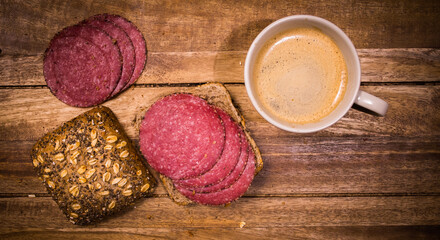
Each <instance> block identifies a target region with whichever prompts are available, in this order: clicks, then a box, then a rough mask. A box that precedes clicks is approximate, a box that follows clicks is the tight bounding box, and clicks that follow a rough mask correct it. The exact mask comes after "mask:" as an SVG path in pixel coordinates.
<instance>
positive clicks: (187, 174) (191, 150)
mask: <svg viewBox="0 0 440 240" xmlns="http://www.w3.org/2000/svg"><path fill="white" fill-rule="evenodd" d="M139 138H140V139H139V143H140V147H141V151H142V153H143V155H144V156H145V158H146V159H147V161H148V163H149V164H150V165H151V166H152V167H153V168H154V169H156V170H157V171H158V172H159V173H161V174H163V175H165V176H167V177H169V178H171V179H174V180H176V179H183V178H191V177H195V176H198V175H200V174H203V173H205V172H207V171H208V170H209V169H211V168H212V167H213V166H214V164H215V163H216V161H217V160H218V158H219V157H220V155H221V153H222V151H223V147H224V143H225V129H224V127H223V125H222V122H221V119H220V118H219V116H218V115H217V113H216V111H215V110H214V109H213V108H212V107H211V106H210V105H209V104H208V103H207V102H206V101H205V100H203V99H201V98H199V97H196V96H194V95H190V94H173V95H169V96H166V97H164V98H162V99H161V100H159V101H157V102H156V103H154V104H153V105H152V106H151V107H150V109H149V110H148V111H147V112H146V113H145V117H144V120H143V121H142V123H141V125H140V133H139Z"/></svg>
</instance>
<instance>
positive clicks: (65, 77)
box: [43, 37, 116, 107]
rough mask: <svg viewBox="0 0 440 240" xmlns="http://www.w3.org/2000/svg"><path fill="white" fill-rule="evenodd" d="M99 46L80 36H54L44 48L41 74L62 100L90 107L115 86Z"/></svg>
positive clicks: (100, 100) (109, 92) (106, 60)
mask: <svg viewBox="0 0 440 240" xmlns="http://www.w3.org/2000/svg"><path fill="white" fill-rule="evenodd" d="M109 65H110V64H109V62H108V59H107V58H106V55H105V54H104V53H103V52H102V51H101V49H100V48H99V47H98V46H96V45H94V44H92V43H91V42H90V41H87V40H85V39H83V38H80V37H55V38H54V39H53V40H52V41H51V44H50V47H49V48H48V49H47V50H46V53H45V58H44V64H43V73H44V77H45V79H46V82H47V85H48V86H49V88H50V90H51V92H52V93H53V94H54V95H55V96H56V97H57V98H58V99H60V100H61V101H62V102H64V103H66V104H68V105H71V106H77V107H90V106H94V105H97V104H99V103H101V102H103V101H105V100H106V99H107V98H108V97H109V96H110V94H111V92H112V91H113V89H114V88H115V87H116V81H114V79H113V78H112V76H111V74H110V72H109V71H108V69H109V68H110V66H109Z"/></svg>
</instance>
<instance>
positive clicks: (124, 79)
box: [83, 15, 136, 96]
mask: <svg viewBox="0 0 440 240" xmlns="http://www.w3.org/2000/svg"><path fill="white" fill-rule="evenodd" d="M83 24H88V25H90V26H93V27H96V28H99V29H101V30H103V31H104V32H106V33H107V34H108V35H109V36H110V37H111V38H112V39H113V40H114V42H116V45H117V46H118V47H119V49H120V50H121V55H122V74H121V79H120V80H119V83H118V85H117V86H116V88H115V90H114V91H113V92H112V94H111V96H114V95H116V94H118V93H119V92H120V91H121V90H122V89H123V87H124V86H125V85H127V84H128V82H130V79H131V76H132V75H133V70H134V67H135V63H136V61H135V55H134V47H133V43H132V42H131V40H130V38H129V37H128V35H127V33H125V31H124V30H122V29H121V28H120V27H119V26H117V25H116V24H114V23H113V22H110V21H106V20H105V17H104V16H103V15H96V16H93V17H90V18H89V19H87V20H85V21H84V22H83Z"/></svg>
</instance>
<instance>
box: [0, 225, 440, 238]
mask: <svg viewBox="0 0 440 240" xmlns="http://www.w3.org/2000/svg"><path fill="white" fill-rule="evenodd" d="M439 232H440V227H439V226H404V225H403V226H342V227H341V226H337V227H335V226H319V227H313V226H312V227H271V228H266V227H263V228H249V227H244V228H242V229H240V228H227V229H223V228H141V229H138V228H136V229H134V228H124V229H120V228H116V229H108V228H99V227H98V228H94V229H82V230H81V229H69V228H63V229H59V230H54V229H50V230H39V229H29V230H23V229H20V230H17V231H14V232H12V231H11V232H9V231H8V232H5V233H4V234H1V233H0V238H2V239H10V240H20V239H26V240H27V239H43V238H44V239H66V240H80V239H85V240H90V239H94V240H95V239H96V240H108V239H118V240H119V239H120V240H129V239H130V240H131V239H134V240H138V239H208V240H210V239H213V240H216V239H249V238H252V239H301V240H303V239H322V240H327V239H347V240H351V239H379V240H381V239H412V240H418V239H424V240H425V239H433V238H435V236H438V234H439Z"/></svg>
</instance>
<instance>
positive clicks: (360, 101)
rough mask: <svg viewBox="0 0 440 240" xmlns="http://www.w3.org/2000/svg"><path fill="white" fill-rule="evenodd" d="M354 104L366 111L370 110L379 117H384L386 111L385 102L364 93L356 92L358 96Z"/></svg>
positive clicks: (386, 105) (386, 104)
mask: <svg viewBox="0 0 440 240" xmlns="http://www.w3.org/2000/svg"><path fill="white" fill-rule="evenodd" d="M354 103H356V104H357V105H359V106H361V107H364V108H366V109H368V110H371V111H373V112H375V113H377V114H379V115H381V116H385V113H386V112H387V110H388V103H387V102H385V101H384V100H382V99H380V98H378V97H376V96H373V95H371V94H369V93H367V92H364V91H359V92H358V95H357V97H356V100H355V101H354Z"/></svg>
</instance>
